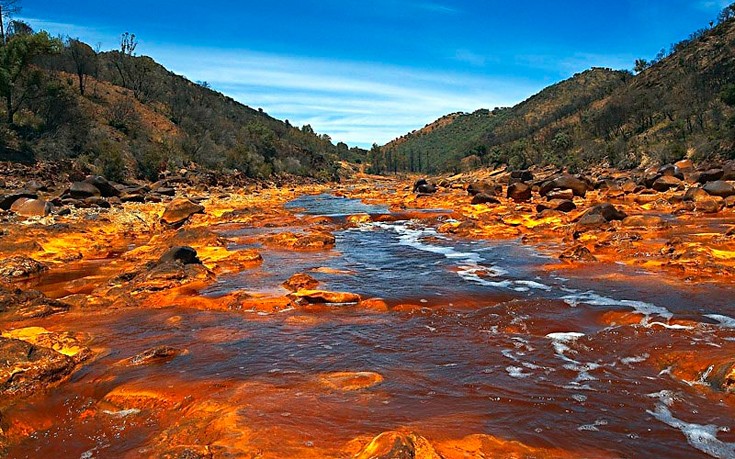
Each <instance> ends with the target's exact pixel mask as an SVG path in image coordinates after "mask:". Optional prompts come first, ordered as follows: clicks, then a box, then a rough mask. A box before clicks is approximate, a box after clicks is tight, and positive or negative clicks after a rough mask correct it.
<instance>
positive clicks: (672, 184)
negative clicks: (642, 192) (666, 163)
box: [651, 175, 682, 192]
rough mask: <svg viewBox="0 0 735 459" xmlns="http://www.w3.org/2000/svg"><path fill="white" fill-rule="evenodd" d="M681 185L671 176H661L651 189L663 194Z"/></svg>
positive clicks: (677, 179)
mask: <svg viewBox="0 0 735 459" xmlns="http://www.w3.org/2000/svg"><path fill="white" fill-rule="evenodd" d="M681 183H682V182H681V180H680V179H679V178H677V177H675V176H673V175H662V176H660V177H659V178H657V179H656V180H655V181H654V182H653V184H652V185H651V188H653V189H654V190H656V191H659V192H664V191H668V190H670V189H672V188H676V187H678V186H679V185H681Z"/></svg>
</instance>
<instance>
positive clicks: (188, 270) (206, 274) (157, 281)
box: [132, 262, 214, 291]
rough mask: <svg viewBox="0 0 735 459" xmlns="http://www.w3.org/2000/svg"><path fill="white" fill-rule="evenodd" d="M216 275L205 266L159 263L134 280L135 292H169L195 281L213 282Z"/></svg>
mask: <svg viewBox="0 0 735 459" xmlns="http://www.w3.org/2000/svg"><path fill="white" fill-rule="evenodd" d="M213 278H214V275H213V274H212V272H211V271H209V270H208V269H207V268H206V267H204V265H201V264H183V263H181V262H172V263H159V264H156V265H155V266H153V267H152V268H151V269H149V270H148V271H146V272H144V273H141V274H138V275H137V276H136V277H135V278H134V279H133V280H132V284H133V288H134V290H135V291H141V290H147V291H158V290H167V289H170V288H174V287H178V286H180V285H184V284H188V283H190V282H194V281H198V280H199V281H205V280H207V281H208V280H212V279H213Z"/></svg>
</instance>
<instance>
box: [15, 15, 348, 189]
mask: <svg viewBox="0 0 735 459" xmlns="http://www.w3.org/2000/svg"><path fill="white" fill-rule="evenodd" d="M136 45H137V43H136V41H135V37H134V36H132V35H125V36H123V40H122V46H121V49H120V50H117V51H111V52H102V53H99V52H95V51H94V50H93V49H92V48H91V47H89V46H88V45H87V44H85V43H82V42H79V41H78V40H67V41H66V42H64V43H62V42H60V41H59V40H57V39H52V38H51V37H49V36H48V35H47V34H45V33H44V32H41V33H36V32H34V31H32V30H30V29H29V28H28V26H27V25H24V24H23V23H18V22H16V23H14V24H13V28H11V33H10V35H9V38H8V43H7V45H5V46H0V60H1V61H2V62H1V63H0V65H2V66H3V68H5V69H13V68H16V69H17V68H18V66H22V65H23V62H22V60H21V58H22V59H27V60H28V62H27V65H26V66H25V68H23V69H20V70H19V72H18V73H19V75H18V76H17V77H16V78H15V79H14V80H13V81H8V82H7V83H12V84H8V90H7V91H4V92H3V90H2V87H3V82H1V81H0V95H3V97H4V98H5V99H6V104H3V106H4V107H5V111H4V113H3V114H4V115H5V116H3V117H2V119H3V120H5V122H4V123H2V124H0V160H23V161H30V162H32V161H37V160H54V161H59V160H61V161H67V162H71V163H73V164H74V167H80V168H83V169H88V170H90V171H92V172H96V173H100V174H103V175H105V176H107V177H109V178H112V179H116V180H120V179H122V178H124V177H132V176H137V177H146V178H151V179H155V178H156V177H157V176H158V174H159V173H160V172H162V171H164V170H178V169H179V168H181V167H185V166H189V165H191V164H196V165H197V167H201V168H203V169H207V170H213V171H221V170H235V169H236V170H239V171H240V172H242V173H244V174H245V175H247V176H249V177H261V178H263V177H269V176H271V175H273V174H282V173H287V174H295V175H303V176H310V177H315V178H319V179H330V178H332V177H334V174H335V171H336V168H337V165H336V160H337V158H338V156H339V155H340V154H346V153H347V152H348V148H347V146H346V145H345V144H339V145H334V144H333V143H332V142H331V139H330V138H329V136H327V135H319V134H317V133H315V132H314V131H313V130H312V128H311V127H310V126H308V125H307V126H304V127H302V128H297V127H295V126H292V125H291V124H290V123H288V121H281V120H277V119H275V118H273V117H271V116H269V115H268V114H267V113H265V112H264V111H263V110H256V109H253V108H251V107H248V106H245V105H243V104H241V103H239V102H237V101H235V100H233V99H232V98H229V97H227V96H225V95H223V94H221V93H218V92H216V91H214V90H212V89H211V88H210V87H209V86H208V85H207V84H206V83H194V82H191V81H189V80H187V79H186V78H184V77H182V76H180V75H176V74H174V73H172V72H170V71H168V70H167V69H165V68H164V67H163V66H161V65H160V64H158V63H156V62H155V61H154V60H153V59H151V58H150V57H145V56H136V55H135V54H134V51H135V46H136ZM34 47H35V48H34ZM34 50H35V51H34ZM23 52H25V53H28V54H30V55H29V56H25V57H24V56H19V55H18V53H23ZM0 79H2V78H0ZM6 96H7V97H6ZM8 100H10V102H8Z"/></svg>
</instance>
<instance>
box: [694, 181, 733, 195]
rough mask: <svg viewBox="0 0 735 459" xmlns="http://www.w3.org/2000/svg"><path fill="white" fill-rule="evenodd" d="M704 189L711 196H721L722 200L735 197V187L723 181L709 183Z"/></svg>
mask: <svg viewBox="0 0 735 459" xmlns="http://www.w3.org/2000/svg"><path fill="white" fill-rule="evenodd" d="M702 189H703V190H704V191H706V192H707V193H708V194H709V195H711V196H719V197H721V198H727V197H729V196H735V187H733V186H732V185H730V184H729V183H727V182H724V181H722V180H716V181H714V182H709V183H707V184H706V185H704V187H702Z"/></svg>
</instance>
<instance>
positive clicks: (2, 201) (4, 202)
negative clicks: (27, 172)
mask: <svg viewBox="0 0 735 459" xmlns="http://www.w3.org/2000/svg"><path fill="white" fill-rule="evenodd" d="M20 198H26V199H38V194H36V193H34V192H32V191H26V190H21V191H14V192H12V193H8V194H1V195H0V209H2V210H10V207H11V206H12V205H13V203H15V201H17V200H18V199H20Z"/></svg>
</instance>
